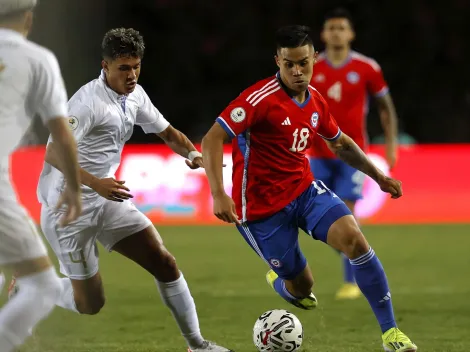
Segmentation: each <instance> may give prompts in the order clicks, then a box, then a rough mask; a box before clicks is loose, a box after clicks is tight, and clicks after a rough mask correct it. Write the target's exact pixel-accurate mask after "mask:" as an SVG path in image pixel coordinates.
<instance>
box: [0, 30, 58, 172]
mask: <svg viewBox="0 0 470 352" xmlns="http://www.w3.org/2000/svg"><path fill="white" fill-rule="evenodd" d="M66 114H67V93H66V91H65V86H64V81H63V79H62V75H61V73H60V68H59V64H58V62H57V59H56V57H55V56H54V54H53V53H52V52H50V51H49V50H47V49H45V48H43V47H41V46H39V45H37V44H34V43H32V42H30V41H29V40H27V39H26V38H24V37H23V36H22V35H21V34H20V33H18V32H15V31H12V30H8V29H3V28H0V158H1V160H2V166H3V170H2V172H3V175H5V171H6V170H5V169H8V156H9V155H10V154H11V153H12V152H13V151H14V150H15V149H16V148H17V147H18V145H19V143H20V141H21V139H22V138H23V136H24V135H25V133H26V132H27V131H28V129H29V128H30V127H31V125H32V121H33V118H34V117H35V116H36V115H39V116H40V117H41V118H42V121H43V122H47V121H48V120H50V119H54V118H57V117H65V116H67V115H66Z"/></svg>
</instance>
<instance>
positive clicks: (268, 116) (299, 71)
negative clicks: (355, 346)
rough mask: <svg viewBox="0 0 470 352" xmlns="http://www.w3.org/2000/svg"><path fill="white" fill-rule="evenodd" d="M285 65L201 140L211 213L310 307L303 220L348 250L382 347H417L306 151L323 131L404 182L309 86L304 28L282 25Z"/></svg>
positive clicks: (312, 232)
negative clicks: (229, 150) (227, 182)
mask: <svg viewBox="0 0 470 352" xmlns="http://www.w3.org/2000/svg"><path fill="white" fill-rule="evenodd" d="M275 58H276V63H277V65H278V67H279V72H278V73H277V74H276V75H274V76H272V77H269V78H267V79H265V80H262V81H260V82H258V83H256V84H254V85H253V86H251V87H250V88H248V89H246V90H245V91H244V92H242V93H241V94H240V95H239V96H238V97H237V98H236V99H235V100H234V101H232V102H231V103H230V104H229V106H228V107H227V108H226V109H225V110H224V111H223V112H222V113H221V114H220V116H219V117H218V118H217V121H216V123H215V124H214V125H213V126H212V128H211V129H210V131H209V132H208V133H207V134H206V136H205V137H204V139H203V142H202V149H203V159H204V165H205V168H206V173H207V176H208V178H209V183H210V187H211V192H212V195H213V198H214V214H215V215H216V216H217V217H218V218H219V219H221V220H223V221H225V222H228V223H235V224H236V225H237V229H238V230H239V232H240V233H241V234H242V236H243V237H244V238H245V240H246V241H247V243H248V244H249V245H250V246H251V247H252V249H253V250H254V251H255V252H256V253H257V254H258V255H259V256H260V257H261V258H262V259H264V260H265V262H266V263H267V264H268V265H269V266H270V268H271V270H269V271H268V274H267V276H266V277H267V280H268V282H269V283H270V284H271V286H272V287H273V289H274V290H275V291H276V292H277V293H278V294H279V295H280V296H281V297H282V298H283V299H285V300H286V301H287V302H289V303H291V304H293V305H295V306H297V307H299V308H303V309H313V308H315V307H316V306H317V299H316V297H315V296H314V295H313V293H312V287H313V277H312V272H311V270H310V268H309V266H308V264H307V261H306V259H305V257H304V255H303V254H302V251H301V250H300V247H299V243H298V233H299V231H298V229H299V228H301V229H302V230H303V231H304V232H306V233H307V234H308V235H309V236H311V237H312V238H314V239H316V240H320V241H322V242H325V243H327V244H328V245H330V246H331V247H333V248H335V249H336V250H338V251H341V252H342V253H344V254H345V255H346V256H347V257H348V258H349V259H350V261H351V264H352V267H353V270H354V274H355V277H356V281H357V284H358V285H359V287H360V289H361V290H362V292H363V293H364V296H365V297H366V298H367V300H368V301H369V304H370V306H371V308H372V310H373V312H374V314H375V316H376V318H377V320H378V322H379V324H380V327H381V330H382V333H383V335H382V340H383V346H384V349H385V350H386V351H399V352H405V351H406V352H410V351H416V346H415V345H414V344H413V343H412V342H411V340H410V339H409V338H408V337H407V336H406V335H405V334H403V333H402V332H401V331H400V330H399V329H398V328H397V324H396V322H395V318H394V313H393V307H392V300H391V295H390V290H389V287H388V283H387V278H386V275H385V272H384V269H383V267H382V264H381V263H380V261H379V259H378V258H377V256H376V255H375V253H374V251H373V249H372V248H371V247H370V246H369V244H368V243H367V240H366V239H365V237H364V235H363V234H362V232H361V230H360V229H359V227H358V225H357V223H356V221H355V219H354V217H353V216H352V214H351V211H350V210H349V209H348V207H347V206H346V205H345V204H344V202H343V201H342V200H341V199H340V198H339V197H338V196H336V194H334V193H333V192H332V191H331V190H329V189H328V188H327V187H326V186H325V184H324V183H323V182H322V181H320V180H315V179H314V177H313V175H312V172H311V171H310V165H309V161H308V159H307V157H306V152H307V150H309V149H310V148H311V147H312V144H313V138H314V136H315V135H316V134H318V135H320V136H321V137H322V138H323V139H324V140H325V143H326V144H327V145H328V147H329V148H330V149H331V150H332V151H333V152H334V153H335V155H336V156H337V157H338V158H340V159H342V160H344V161H345V162H347V163H348V164H349V165H351V166H352V167H354V168H357V169H359V170H361V171H362V172H363V173H365V174H366V175H369V176H370V177H371V178H372V179H373V180H375V181H376V182H377V183H378V184H379V185H380V188H381V189H382V190H383V191H384V192H387V193H390V195H391V196H392V198H399V197H400V196H401V195H402V190H401V183H400V181H397V180H394V179H392V178H389V177H387V176H385V175H384V174H383V173H382V172H381V171H380V170H379V169H378V168H376V167H375V166H374V165H373V164H372V162H371V161H370V160H369V159H368V158H367V156H366V155H365V154H364V152H363V151H362V150H361V148H359V147H358V146H357V144H356V143H355V142H354V141H353V140H352V139H351V138H350V137H348V136H347V135H346V134H345V133H342V132H341V131H340V129H339V128H338V125H337V124H336V121H335V119H334V118H333V116H332V115H331V113H330V111H329V107H328V104H327V103H326V101H325V99H323V97H322V96H321V95H320V93H318V91H316V90H315V89H314V88H313V87H311V86H309V82H310V80H311V78H312V73H313V65H314V63H315V51H314V48H313V44H312V40H311V38H310V36H309V34H308V28H307V27H304V26H288V27H284V28H281V29H279V31H278V32H277V54H276V57H275ZM230 138H231V139H232V146H233V164H234V165H233V167H234V169H233V195H232V196H233V199H232V198H231V197H229V196H228V195H227V194H226V193H225V191H224V187H223V178H222V167H223V165H222V156H223V143H224V141H226V140H228V139H230Z"/></svg>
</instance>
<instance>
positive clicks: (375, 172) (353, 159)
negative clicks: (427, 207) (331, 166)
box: [325, 133, 402, 198]
mask: <svg viewBox="0 0 470 352" xmlns="http://www.w3.org/2000/svg"><path fill="white" fill-rule="evenodd" d="M325 142H326V143H327V144H328V147H329V148H330V149H331V151H332V152H333V153H335V155H336V156H337V157H338V158H340V159H341V160H343V161H344V162H345V163H347V164H349V165H351V166H352V167H354V168H355V169H358V170H360V171H362V172H363V173H365V174H366V175H368V176H369V177H371V178H372V179H373V180H374V181H375V182H377V183H378V185H379V186H380V188H381V189H382V191H384V192H387V193H390V194H391V195H392V198H399V197H401V196H402V189H401V182H400V181H398V180H395V179H393V178H390V177H387V176H385V175H384V174H383V172H382V171H380V170H379V169H378V168H377V167H376V166H375V165H374V164H373V163H372V161H371V160H370V159H369V158H368V157H367V155H366V154H365V153H364V152H363V151H362V150H361V148H359V146H358V145H357V144H356V143H355V142H354V141H353V140H352V139H351V138H350V137H349V136H347V135H346V134H344V133H341V135H340V137H339V138H338V139H336V140H334V141H328V140H325Z"/></svg>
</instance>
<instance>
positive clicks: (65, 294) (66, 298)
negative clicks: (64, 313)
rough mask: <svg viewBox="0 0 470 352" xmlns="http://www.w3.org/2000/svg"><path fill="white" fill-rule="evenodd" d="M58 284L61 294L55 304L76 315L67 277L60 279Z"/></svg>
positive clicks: (70, 285)
mask: <svg viewBox="0 0 470 352" xmlns="http://www.w3.org/2000/svg"><path fill="white" fill-rule="evenodd" d="M60 283H61V285H62V294H61V295H60V297H59V299H58V300H57V302H56V304H57V305H58V306H59V307H62V308H64V309H67V310H71V311H72V312H75V313H78V310H77V306H76V304H75V297H74V295H73V287H72V281H70V279H69V278H68V277H63V278H61V279H60Z"/></svg>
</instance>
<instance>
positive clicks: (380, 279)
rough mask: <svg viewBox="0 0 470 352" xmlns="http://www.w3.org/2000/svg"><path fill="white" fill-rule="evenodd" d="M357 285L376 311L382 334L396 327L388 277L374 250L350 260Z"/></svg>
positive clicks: (370, 249)
mask: <svg viewBox="0 0 470 352" xmlns="http://www.w3.org/2000/svg"><path fill="white" fill-rule="evenodd" d="M350 263H351V266H352V268H353V273H354V277H355V278H356V282H357V285H358V286H359V288H360V289H361V291H362V293H363V294H364V296H365V297H366V298H367V300H368V301H369V304H370V306H371V308H372V310H373V311H374V314H375V317H376V318H377V320H378V322H379V324H380V327H381V329H382V332H385V331H387V330H389V329H391V328H393V327H396V326H397V324H396V322H395V316H394V314H393V306H392V300H391V295H390V291H389V288H388V282H387V277H386V276H385V272H384V268H383V267H382V264H381V263H380V260H379V258H377V257H376V256H375V252H374V250H373V249H372V248H369V251H368V252H367V253H366V254H364V255H362V256H360V257H359V258H356V259H352V260H350Z"/></svg>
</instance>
